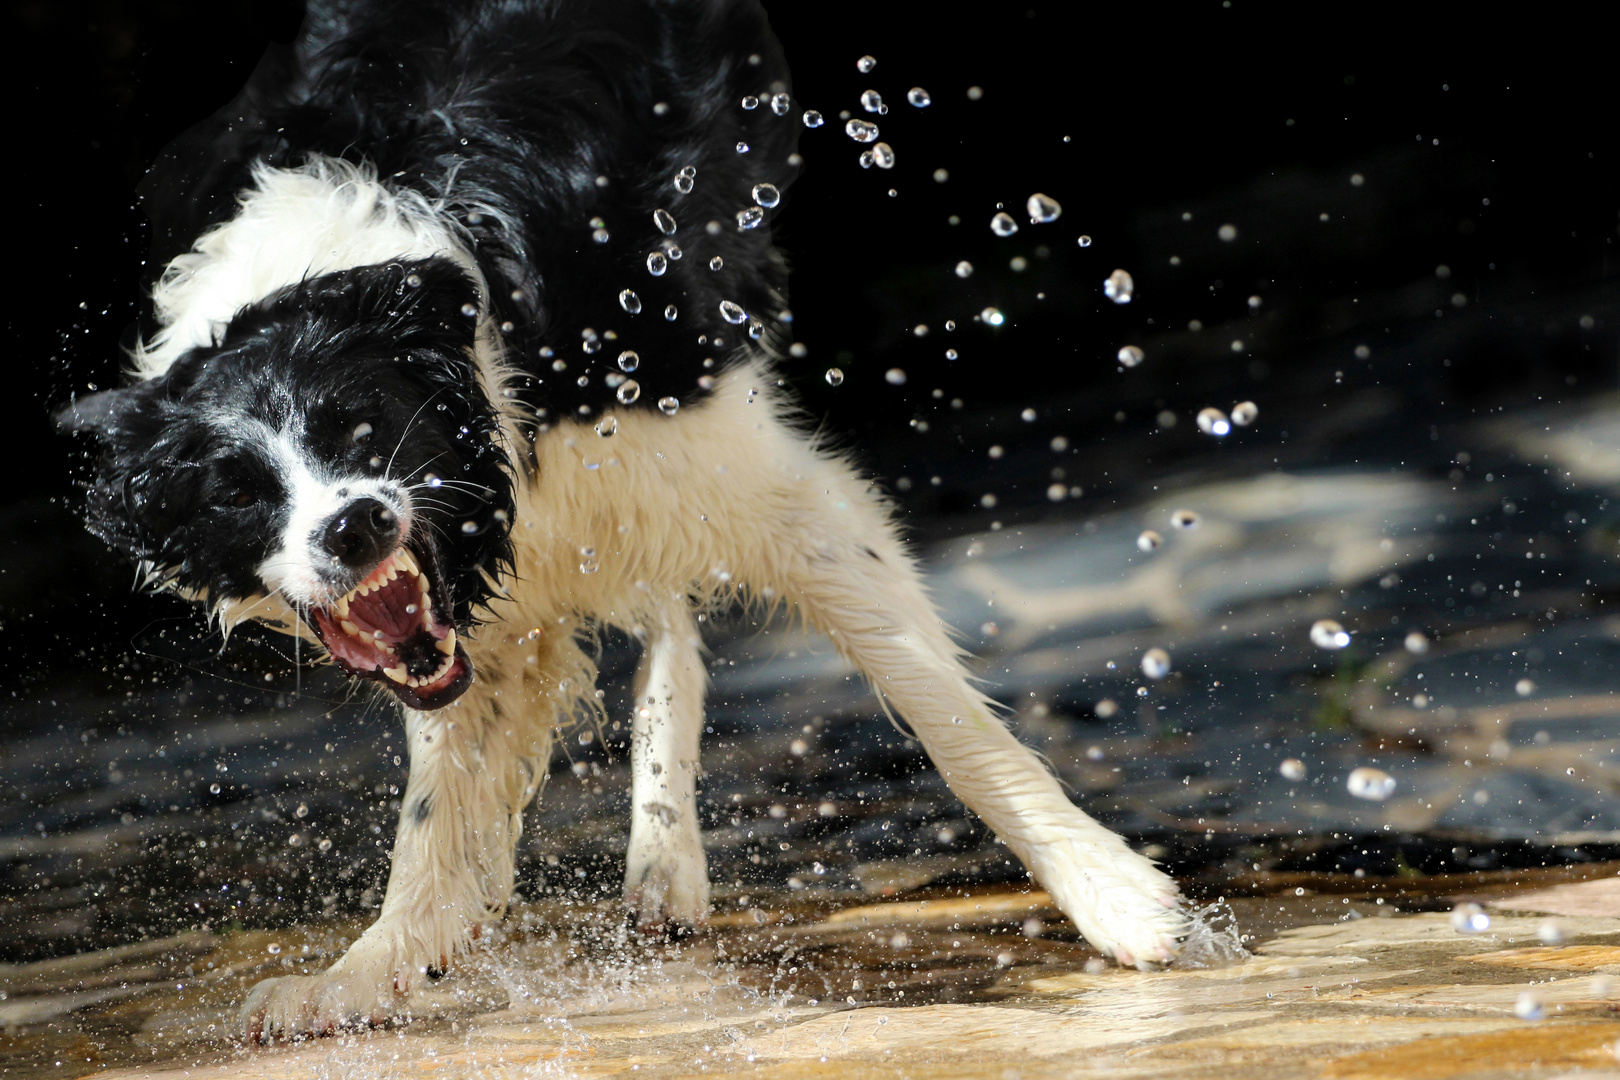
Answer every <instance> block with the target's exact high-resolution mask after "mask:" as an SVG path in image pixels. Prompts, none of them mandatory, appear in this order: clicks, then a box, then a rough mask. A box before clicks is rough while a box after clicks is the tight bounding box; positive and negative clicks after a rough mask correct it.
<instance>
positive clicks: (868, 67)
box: [855, 56, 877, 75]
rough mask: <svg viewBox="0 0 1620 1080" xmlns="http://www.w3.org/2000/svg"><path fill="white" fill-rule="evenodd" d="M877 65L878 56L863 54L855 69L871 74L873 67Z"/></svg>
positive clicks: (864, 73) (856, 62) (863, 73)
mask: <svg viewBox="0 0 1620 1080" xmlns="http://www.w3.org/2000/svg"><path fill="white" fill-rule="evenodd" d="M875 67H877V57H875V56H863V57H861V58H860V59H859V60H857V61H855V70H856V71H858V72H860V73H861V74H862V75H869V74H871V72H872V69H873V68H875Z"/></svg>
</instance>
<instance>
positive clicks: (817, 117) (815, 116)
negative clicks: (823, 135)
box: [804, 109, 826, 128]
mask: <svg viewBox="0 0 1620 1080" xmlns="http://www.w3.org/2000/svg"><path fill="white" fill-rule="evenodd" d="M825 123H826V121H825V120H823V119H822V118H821V114H820V113H818V112H816V110H814V109H806V110H805V111H804V126H805V127H807V128H818V127H820V126H821V125H822V124H825Z"/></svg>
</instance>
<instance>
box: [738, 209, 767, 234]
mask: <svg viewBox="0 0 1620 1080" xmlns="http://www.w3.org/2000/svg"><path fill="white" fill-rule="evenodd" d="M764 220H765V211H763V210H761V209H760V208H759V207H757V206H750V207H749V208H748V209H746V210H739V211H737V230H738V231H739V232H741V231H742V230H744V229H757V228H759V226H760V223H761V222H763V221H764Z"/></svg>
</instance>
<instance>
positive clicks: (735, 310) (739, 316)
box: [720, 300, 748, 326]
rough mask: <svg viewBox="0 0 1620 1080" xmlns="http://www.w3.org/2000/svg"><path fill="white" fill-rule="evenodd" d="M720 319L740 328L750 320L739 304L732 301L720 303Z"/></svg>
mask: <svg viewBox="0 0 1620 1080" xmlns="http://www.w3.org/2000/svg"><path fill="white" fill-rule="evenodd" d="M720 317H721V318H722V319H724V320H726V322H728V323H731V324H732V325H733V326H740V325H741V324H742V322H743V320H745V319H747V318H748V313H747V312H746V311H744V310H743V309H742V307H741V306H740V305H738V304H734V303H732V302H731V301H730V300H722V301H720Z"/></svg>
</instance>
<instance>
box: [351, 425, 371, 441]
mask: <svg viewBox="0 0 1620 1080" xmlns="http://www.w3.org/2000/svg"><path fill="white" fill-rule="evenodd" d="M351 438H353V439H354V445H356V446H364V445H366V443H368V442H370V441H371V425H370V424H369V423H366V422H365V421H362V422H360V423H359V424H356V425H355V428H354V432H353V434H352V435H351Z"/></svg>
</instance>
